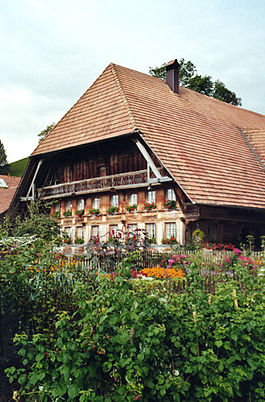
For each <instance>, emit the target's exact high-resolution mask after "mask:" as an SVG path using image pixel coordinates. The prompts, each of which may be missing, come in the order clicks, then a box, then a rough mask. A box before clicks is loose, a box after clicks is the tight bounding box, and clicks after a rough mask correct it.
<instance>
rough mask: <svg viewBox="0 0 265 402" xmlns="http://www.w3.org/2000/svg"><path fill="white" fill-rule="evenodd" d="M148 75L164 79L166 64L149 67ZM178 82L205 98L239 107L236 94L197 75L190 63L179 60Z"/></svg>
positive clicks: (239, 101)
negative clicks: (205, 96)
mask: <svg viewBox="0 0 265 402" xmlns="http://www.w3.org/2000/svg"><path fill="white" fill-rule="evenodd" d="M149 74H150V75H152V76H154V77H158V78H161V79H165V78H166V64H162V66H160V67H154V68H152V67H149ZM179 82H180V84H181V85H182V86H184V87H186V88H189V89H192V90H193V91H196V92H200V93H202V94H204V95H207V96H212V97H213V98H215V99H219V100H221V101H223V102H226V103H230V104H231V105H235V106H241V105H242V103H241V98H237V96H236V94H235V93H234V92H232V91H230V90H229V89H227V88H226V86H225V85H224V83H223V82H221V81H219V80H216V81H215V82H213V81H212V77H211V76H209V75H204V76H202V75H199V74H197V69H196V66H195V65H194V64H193V63H192V62H191V61H185V59H183V58H181V59H180V60H179Z"/></svg>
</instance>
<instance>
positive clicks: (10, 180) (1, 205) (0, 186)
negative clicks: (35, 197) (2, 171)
mask: <svg viewBox="0 0 265 402" xmlns="http://www.w3.org/2000/svg"><path fill="white" fill-rule="evenodd" d="M19 183H20V177H15V176H5V175H0V214H2V213H4V212H5V211H7V210H8V208H9V205H10V203H11V201H12V198H13V196H14V194H15V192H16V189H17V187H18V185H19Z"/></svg>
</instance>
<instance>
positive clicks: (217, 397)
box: [0, 239, 265, 402]
mask: <svg viewBox="0 0 265 402" xmlns="http://www.w3.org/2000/svg"><path fill="white" fill-rule="evenodd" d="M53 245H54V243H48V242H47V243H45V247H44V243H43V242H39V241H38V239H37V240H36V241H32V243H30V244H28V245H26V244H25V245H24V246H19V245H18V244H15V243H13V244H12V241H11V242H10V244H9V246H7V247H6V248H5V249H2V254H0V274H1V277H0V278H1V281H0V283H1V284H2V285H3V286H1V292H0V297H1V300H0V302H1V304H0V305H1V310H0V311H1V319H4V318H5V317H7V316H8V314H9V313H10V311H13V312H15V313H16V317H17V318H16V320H17V321H16V323H17V325H16V327H15V328H14V332H16V333H17V335H15V337H14V343H15V349H12V353H13V354H14V355H15V351H17V352H18V355H17V361H16V360H15V359H13V360H11V361H10V360H9V362H10V364H9V366H10V367H9V368H8V369H6V374H7V375H8V377H9V379H10V382H11V383H12V384H13V387H14V389H15V390H17V392H18V396H19V397H20V399H21V400H25V401H31V400H32V401H34V400H38V401H47V402H48V401H56V400H65V401H83V402H84V401H102V402H103V401H104V402H105V401H134V400H137V399H139V400H143V401H147V402H148V401H150V402H151V401H155V400H159V401H168V402H169V401H183V402H190V401H191V402H192V401H194V402H195V401H213V402H215V401H220V402H221V401H227V402H228V401H233V400H242V401H247V402H248V401H249V402H250V401H253V400H257V401H259V400H260V401H261V400H264V398H265V381H264V379H265V352H264V351H265V337H264V328H265V316H264V307H265V295H264V291H263V289H264V279H263V278H261V277H258V276H256V272H255V270H254V269H253V266H252V265H251V264H245V262H246V260H243V259H240V255H238V254H239V253H236V252H235V253H233V254H231V255H230V257H229V262H228V261H226V262H225V263H224V265H223V267H222V268H221V266H219V272H216V267H215V266H214V265H211V264H208V265H206V263H205V260H204V259H203V255H202V252H200V251H199V252H197V253H195V254H194V255H193V256H190V258H189V260H188V261H187V258H186V256H185V255H183V254H181V255H179V256H178V257H177V256H173V257H174V261H178V264H181V265H178V266H180V267H181V268H182V269H184V271H185V272H186V276H185V278H184V279H182V278H175V279H174V280H172V281H169V280H168V279H167V280H163V281H162V280H154V281H152V280H140V279H132V278H131V277H130V270H131V269H132V268H134V267H135V261H137V255H136V254H135V253H133V254H131V253H129V252H128V251H127V254H128V256H127V257H126V259H124V260H123V262H122V263H121V264H120V265H119V268H117V267H116V272H115V273H111V274H109V273H108V274H106V273H105V272H104V271H103V270H102V268H103V264H101V266H100V265H98V266H97V264H96V263H95V264H94V262H95V261H94V262H93V261H92V258H90V261H91V265H90V266H89V267H87V266H86V265H84V264H81V263H79V262H78V261H77V260H74V259H71V260H69V261H68V259H67V258H64V257H62V256H59V255H58V254H56V253H54V252H53V251H52V247H53ZM91 247H92V246H91ZM113 247H114V248H115V246H113ZM124 247H125V249H126V247H127V245H125V244H124ZM102 248H103V246H102ZM126 250H128V249H126ZM109 252H110V248H108V249H106V250H105V251H104V250H101V249H100V248H99V247H97V246H95V253H94V256H96V257H97V258H98V259H99V261H101V263H102V261H104V263H106V259H105V258H107V256H108V253H109ZM117 252H118V247H117ZM101 253H102V254H101ZM137 254H138V257H139V256H141V254H142V250H138V252H137ZM101 257H102V258H101ZM92 262H93V263H92ZM168 262H169V261H168ZM99 267H101V270H100V271H99ZM93 268H95V269H93ZM228 269H229V272H227V270H228ZM207 273H208V274H207ZM206 274H207V275H208V276H206V280H205V275H206ZM214 276H215V279H214V282H215V287H214V289H213V290H212V294H211V295H210V297H209V290H208V288H207V290H206V288H205V283H207V281H209V280H210V278H211V277H214ZM180 282H181V286H179V283H180ZM169 285H170V286H169ZM1 345H2V344H1ZM1 352H3V350H1ZM2 355H4V356H5V357H6V354H5V353H0V356H2ZM8 356H9V359H10V356H11V354H10V353H8ZM0 363H1V367H2V368H3V367H7V362H6V361H5V362H4V361H1V359H0ZM10 400H11V398H10Z"/></svg>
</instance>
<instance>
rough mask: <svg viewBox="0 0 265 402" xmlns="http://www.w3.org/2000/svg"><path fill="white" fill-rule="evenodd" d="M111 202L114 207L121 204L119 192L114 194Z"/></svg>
mask: <svg viewBox="0 0 265 402" xmlns="http://www.w3.org/2000/svg"><path fill="white" fill-rule="evenodd" d="M110 203H111V206H112V207H118V206H119V195H118V194H114V195H112V197H111V200H110Z"/></svg>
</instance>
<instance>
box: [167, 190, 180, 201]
mask: <svg viewBox="0 0 265 402" xmlns="http://www.w3.org/2000/svg"><path fill="white" fill-rule="evenodd" d="M166 199H167V201H177V198H176V193H175V191H174V190H173V188H168V189H167V193H166Z"/></svg>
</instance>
